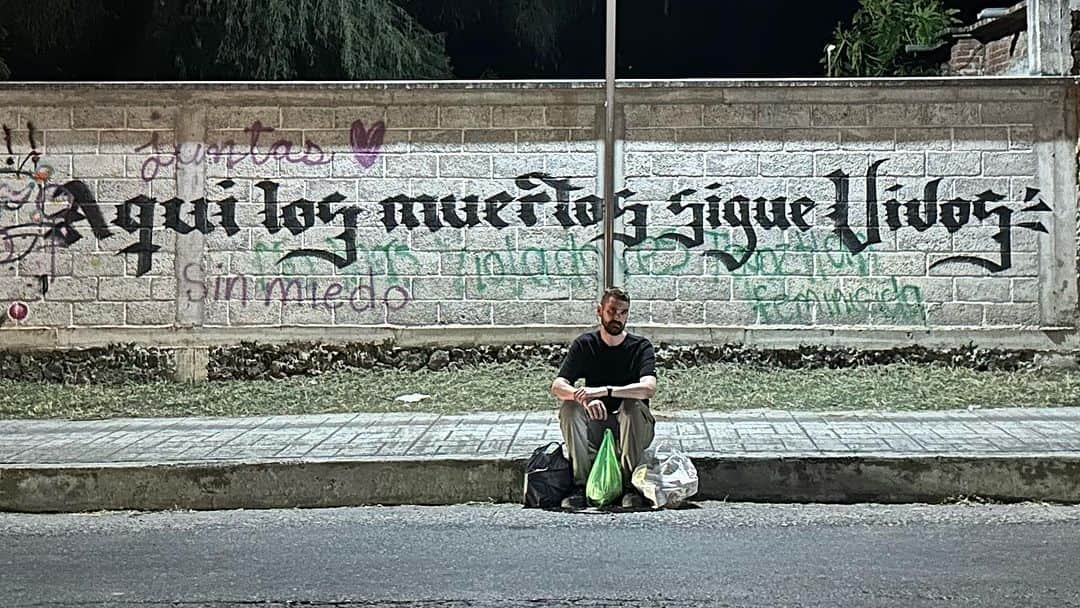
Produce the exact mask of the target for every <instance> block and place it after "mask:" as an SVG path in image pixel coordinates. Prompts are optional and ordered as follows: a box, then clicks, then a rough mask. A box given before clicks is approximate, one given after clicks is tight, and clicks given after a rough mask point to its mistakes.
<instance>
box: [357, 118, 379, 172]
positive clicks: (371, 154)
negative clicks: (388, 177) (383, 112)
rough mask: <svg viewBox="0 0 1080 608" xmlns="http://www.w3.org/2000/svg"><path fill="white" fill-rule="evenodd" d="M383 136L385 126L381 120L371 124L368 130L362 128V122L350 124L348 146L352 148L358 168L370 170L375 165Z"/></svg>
mask: <svg viewBox="0 0 1080 608" xmlns="http://www.w3.org/2000/svg"><path fill="white" fill-rule="evenodd" d="M385 135H386V124H385V123H384V122H383V121H381V120H380V121H378V122H376V123H374V124H372V125H371V128H370V129H365V128H364V121H362V120H357V121H354V122H353V123H352V129H350V130H349V144H350V145H351V146H352V151H353V157H354V158H356V162H357V163H359V164H360V166H362V167H363V168H365V169H370V168H371V166H372V165H374V164H375V160H376V159H377V158H378V157H379V151H380V150H381V149H382V145H383V137H384V136H385Z"/></svg>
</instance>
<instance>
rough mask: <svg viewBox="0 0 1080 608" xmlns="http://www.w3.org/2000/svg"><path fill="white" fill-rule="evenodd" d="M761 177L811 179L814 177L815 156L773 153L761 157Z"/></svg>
mask: <svg viewBox="0 0 1080 608" xmlns="http://www.w3.org/2000/svg"><path fill="white" fill-rule="evenodd" d="M760 162H761V175H763V176H766V177H810V176H812V175H814V155H813V154H810V153H793V152H782V153H771V154H762V155H761V156H760Z"/></svg>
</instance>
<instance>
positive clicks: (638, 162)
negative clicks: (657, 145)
mask: <svg viewBox="0 0 1080 608" xmlns="http://www.w3.org/2000/svg"><path fill="white" fill-rule="evenodd" d="M652 158H653V155H652V154H646V153H639V152H631V153H628V154H624V155H623V175H625V176H628V177H644V176H649V175H652Z"/></svg>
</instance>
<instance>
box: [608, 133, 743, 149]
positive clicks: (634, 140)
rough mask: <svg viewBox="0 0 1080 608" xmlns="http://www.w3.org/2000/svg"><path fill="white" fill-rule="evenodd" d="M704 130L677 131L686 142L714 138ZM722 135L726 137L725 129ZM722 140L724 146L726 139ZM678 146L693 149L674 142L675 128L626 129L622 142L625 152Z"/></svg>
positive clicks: (708, 140)
mask: <svg viewBox="0 0 1080 608" xmlns="http://www.w3.org/2000/svg"><path fill="white" fill-rule="evenodd" d="M704 131H705V129H679V130H678V133H679V134H680V135H685V138H686V139H685V143H686V144H692V143H693V142H698V141H705V142H706V143H708V142H711V141H713V140H714V139H715V138H713V137H710V135H709V134H707V133H704ZM712 133H716V130H712ZM723 137H724V138H726V137H727V133H726V131H724V132H723ZM679 141H680V142H682V141H683V139H682V138H680V139H679ZM722 141H723V143H724V145H725V146H726V145H727V140H726V139H723V140H722ZM680 148H681V149H686V150H690V149H693V148H692V147H691V146H690V145H686V146H680V145H679V144H677V143H676V130H675V129H628V130H627V131H626V135H625V139H624V143H623V150H624V151H625V152H672V151H675V150H676V149H680Z"/></svg>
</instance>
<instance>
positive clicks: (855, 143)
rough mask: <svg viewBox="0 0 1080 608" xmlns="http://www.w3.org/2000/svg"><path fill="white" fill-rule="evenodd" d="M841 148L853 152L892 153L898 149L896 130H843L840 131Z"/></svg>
mask: <svg viewBox="0 0 1080 608" xmlns="http://www.w3.org/2000/svg"><path fill="white" fill-rule="evenodd" d="M840 147H841V148H843V149H844V150H852V151H855V150H858V151H862V150H881V151H891V150H894V149H896V129H889V128H876V129H871V128H862V129H843V130H841V131H840Z"/></svg>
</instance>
